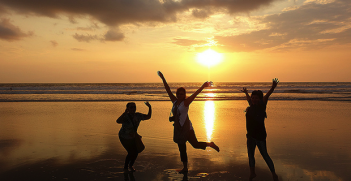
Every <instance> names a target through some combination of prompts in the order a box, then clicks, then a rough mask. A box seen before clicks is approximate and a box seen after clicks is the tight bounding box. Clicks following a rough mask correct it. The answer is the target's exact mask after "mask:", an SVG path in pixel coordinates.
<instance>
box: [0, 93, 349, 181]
mask: <svg viewBox="0 0 351 181" xmlns="http://www.w3.org/2000/svg"><path fill="white" fill-rule="evenodd" d="M126 103H127V102H124V101H119V102H2V103H0V112H1V114H0V119H1V122H0V148H1V149H0V163H1V164H0V165H1V166H0V180H138V181H141V180H143V181H157V180H160V181H163V180H164V181H168V180H183V179H187V180H216V181H218V180H223V181H226V180H248V175H249V166H248V158H247V150H246V137H245V134H246V130H245V112H244V110H245V108H246V106H247V102H246V101H243V100H234V101H195V102H193V103H192V104H191V107H190V111H189V116H190V120H191V121H192V123H193V127H194V129H195V133H196V135H197V137H198V139H199V140H203V141H214V142H216V144H217V145H218V146H219V147H220V149H221V151H220V152H219V153H217V152H216V151H215V150H212V149H210V148H207V150H205V151H203V150H196V149H193V148H192V147H191V145H190V144H187V150H188V156H189V169H190V170H189V173H188V175H186V176H184V175H182V174H178V173H177V171H176V170H177V169H181V167H182V165H181V162H180V158H179V151H178V147H177V145H176V144H175V143H174V142H173V141H172V131H173V126H172V123H170V122H169V121H168V115H169V111H170V107H171V102H168V101H151V102H150V103H151V105H152V108H153V115H152V118H151V119H150V120H148V121H144V122H142V123H141V125H140V127H139V133H140V134H141V135H142V136H143V141H144V144H145V146H146V149H145V150H144V152H142V153H141V154H139V156H138V159H137V161H136V163H135V168H136V170H137V171H136V172H135V173H133V174H124V173H123V162H124V158H125V155H126V151H125V150H124V148H123V147H122V145H121V143H120V142H119V139H118V131H119V129H120V126H121V125H118V124H116V122H115V121H116V119H117V117H118V116H119V115H120V114H121V113H122V112H123V111H124V107H125V104H126ZM136 104H137V111H138V112H141V113H146V112H147V107H146V106H145V105H144V104H143V102H142V101H137V102H136ZM267 115H268V118H267V119H266V129H267V134H268V137H267V147H268V152H269V154H270V156H271V158H272V159H273V161H274V164H275V167H276V172H277V174H278V175H279V178H280V180H306V181H307V180H338V181H339V180H345V181H346V180H349V179H350V178H351V175H350V173H349V170H350V168H351V155H350V153H351V146H350V144H349V142H350V141H351V133H350V131H349V129H350V128H351V123H350V116H351V108H350V103H349V102H340V101H270V102H269V103H268V108H267ZM255 157H256V167H257V178H256V179H255V180H257V181H259V180H262V181H263V180H271V175H270V172H269V169H268V167H267V165H266V164H265V162H264V160H263V159H262V157H261V155H260V154H259V152H258V150H256V156H255Z"/></svg>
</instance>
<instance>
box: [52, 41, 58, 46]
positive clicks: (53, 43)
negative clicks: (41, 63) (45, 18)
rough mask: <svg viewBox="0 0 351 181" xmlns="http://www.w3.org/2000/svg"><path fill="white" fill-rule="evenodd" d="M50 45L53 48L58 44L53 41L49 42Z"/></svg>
mask: <svg viewBox="0 0 351 181" xmlns="http://www.w3.org/2000/svg"><path fill="white" fill-rule="evenodd" d="M50 43H51V45H52V46H53V47H56V46H57V45H58V43H57V42H56V41H55V40H51V41H50Z"/></svg>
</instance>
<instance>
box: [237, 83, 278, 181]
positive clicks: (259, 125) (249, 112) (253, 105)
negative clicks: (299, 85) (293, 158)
mask: <svg viewBox="0 0 351 181" xmlns="http://www.w3.org/2000/svg"><path fill="white" fill-rule="evenodd" d="M278 82H279V81H278V79H277V78H275V79H273V84H272V87H271V89H270V90H269V91H268V92H267V94H266V95H265V96H263V93H262V91H261V90H255V91H253V92H252V93H251V97H250V96H249V94H248V91H247V89H246V87H244V88H243V90H242V92H244V93H245V95H246V99H247V101H248V102H249V107H247V109H246V130H247V134H246V137H247V152H248V156H249V166H250V177H249V180H250V181H251V180H252V179H253V178H255V177H256V173H255V149H256V146H257V147H258V150H259V151H260V153H261V155H262V157H263V159H264V160H265V161H266V163H267V165H268V167H269V170H270V171H271V172H272V176H273V180H274V181H278V176H277V174H276V173H275V169H274V164H273V161H272V159H271V158H270V157H269V155H268V152H267V145H266V137H267V133H266V128H265V124H264V120H265V118H266V117H267V114H266V107H267V102H268V98H269V96H270V95H271V94H272V93H273V91H274V89H275V87H277V84H278Z"/></svg>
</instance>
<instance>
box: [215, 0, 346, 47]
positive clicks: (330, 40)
mask: <svg viewBox="0 0 351 181" xmlns="http://www.w3.org/2000/svg"><path fill="white" fill-rule="evenodd" d="M323 2H325V1H323ZM328 2H329V1H328ZM349 7H351V2H350V1H348V0H336V1H330V2H329V3H320V1H314V2H311V3H306V4H304V5H302V6H301V7H299V8H296V9H292V10H290V11H284V12H283V13H281V14H274V15H270V16H266V17H263V18H262V19H260V20H259V21H260V23H261V24H265V25H266V28H264V29H261V30H257V31H253V32H251V33H247V34H240V35H235V36H216V37H215V38H214V40H215V41H217V43H218V44H220V45H223V46H224V47H225V48H226V50H228V51H237V52H240V51H255V50H262V49H271V50H279V51H281V50H284V51H285V50H289V49H293V48H302V49H318V48H322V47H326V46H328V45H331V44H346V43H351V26H350V24H351V18H350V17H351V10H350V9H349Z"/></svg>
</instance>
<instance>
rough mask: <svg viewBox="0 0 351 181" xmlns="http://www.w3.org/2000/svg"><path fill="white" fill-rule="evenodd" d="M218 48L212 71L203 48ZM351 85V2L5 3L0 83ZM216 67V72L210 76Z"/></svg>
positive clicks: (0, 19)
mask: <svg viewBox="0 0 351 181" xmlns="http://www.w3.org/2000/svg"><path fill="white" fill-rule="evenodd" d="M209 48H210V49H212V50H214V51H216V52H218V53H221V55H222V60H221V62H220V63H218V64H217V65H214V66H212V67H210V68H209V67H207V66H206V65H203V64H200V63H199V62H198V60H197V55H198V53H201V52H204V51H205V50H208V49H209ZM158 70H160V71H162V72H163V74H164V75H165V77H166V79H167V81H169V82H203V81H207V80H208V79H210V80H212V81H214V82H228V81H231V82H246V81H250V82H261V81H263V82H268V81H271V80H272V78H274V77H278V78H279V79H280V80H281V81H282V82H300V81H303V82H318V81H321V82H342V81H347V82H350V81H351V1H350V0H31V1H28V0H0V83H100V82H101V83H119V82H131V83H133V82H160V78H159V77H158V76H157V73H156V72H157V71H158ZM209 71H210V72H209Z"/></svg>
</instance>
